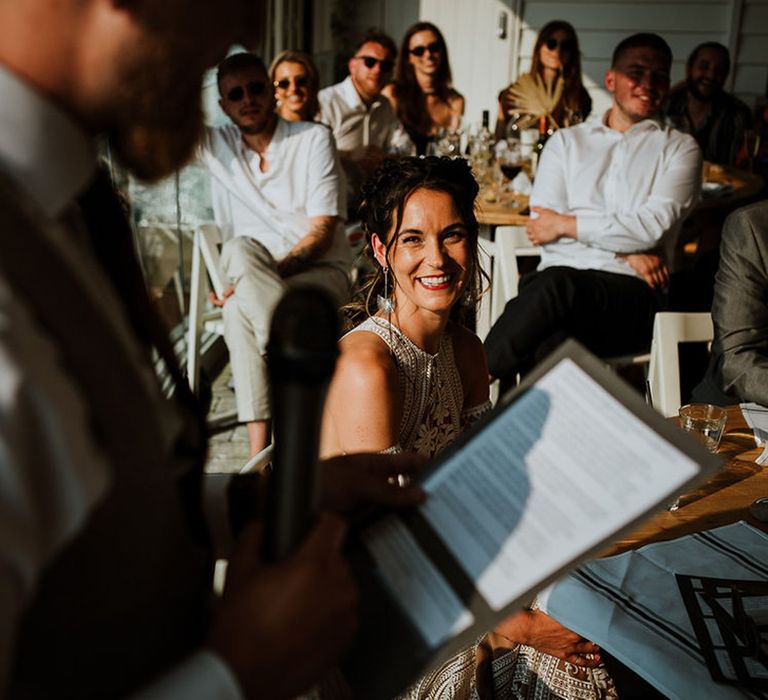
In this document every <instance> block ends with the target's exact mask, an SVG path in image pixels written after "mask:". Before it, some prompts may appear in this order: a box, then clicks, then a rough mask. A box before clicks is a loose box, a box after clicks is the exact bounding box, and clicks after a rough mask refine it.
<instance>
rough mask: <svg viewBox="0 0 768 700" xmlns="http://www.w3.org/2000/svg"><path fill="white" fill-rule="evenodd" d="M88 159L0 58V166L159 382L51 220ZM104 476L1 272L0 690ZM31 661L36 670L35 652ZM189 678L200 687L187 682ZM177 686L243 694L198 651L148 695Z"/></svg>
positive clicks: (110, 298) (65, 230) (65, 120)
mask: <svg viewBox="0 0 768 700" xmlns="http://www.w3.org/2000/svg"><path fill="white" fill-rule="evenodd" d="M95 168H96V151H95V148H94V145H93V142H92V140H91V139H90V137H89V136H88V135H87V134H85V133H84V132H83V131H82V130H81V129H80V128H79V127H78V126H77V125H76V124H75V123H74V122H72V120H71V119H70V117H69V116H68V115H66V114H65V113H64V112H62V111H61V110H59V109H58V108H57V107H56V106H55V105H53V104H52V103H51V102H49V101H48V100H47V99H45V98H44V97H43V96H42V95H41V94H39V93H38V92H36V91H35V90H34V89H33V88H32V87H31V86H29V85H27V84H26V83H24V82H23V81H21V80H20V79H19V78H17V77H16V76H15V75H13V74H12V73H10V72H9V71H7V70H6V69H5V68H3V67H2V66H0V175H2V176H3V177H6V178H8V179H10V180H12V181H13V182H14V183H15V184H16V185H17V186H18V187H19V189H20V196H22V197H26V198H28V199H29V201H30V204H31V205H32V206H33V207H34V208H35V209H36V210H37V211H38V212H39V221H40V223H41V226H40V228H41V230H43V231H45V232H46V233H48V234H49V243H50V245H52V246H54V247H55V248H56V249H57V250H58V252H59V253H60V255H62V256H63V257H64V259H65V261H66V264H67V265H69V266H71V267H72V268H73V269H74V270H76V271H77V274H78V276H79V278H80V279H81V281H82V283H83V288H84V290H85V292H86V293H87V294H88V295H89V296H91V297H93V299H95V300H97V301H98V303H99V304H100V305H102V306H103V307H105V308H106V309H108V310H109V311H110V319H111V320H112V322H113V323H114V326H115V330H116V332H117V333H118V334H119V335H120V336H121V337H122V338H123V342H124V345H125V352H126V355H127V356H128V357H131V358H133V359H134V361H135V362H136V363H137V364H138V365H139V366H140V367H141V368H142V374H143V376H144V379H145V381H146V382H147V383H148V386H153V387H157V381H156V380H155V378H154V377H153V375H152V368H151V367H149V366H147V365H146V362H145V361H144V359H143V358H144V353H143V351H142V350H141V348H140V347H139V345H138V343H137V342H136V341H135V339H134V336H133V332H132V331H131V330H130V328H129V327H128V325H127V323H126V321H125V319H124V311H123V308H122V303H121V302H120V301H119V300H118V299H117V298H116V295H115V293H114V292H113V290H112V285H111V284H110V282H109V280H107V279H106V277H105V275H104V272H103V271H102V270H101V268H100V266H99V265H98V264H97V263H96V261H95V260H94V258H93V256H92V255H91V251H90V250H89V249H88V247H87V245H86V244H85V243H84V241H83V240H82V238H81V237H79V236H78V235H77V233H76V232H75V231H73V230H72V228H71V227H68V226H67V225H66V224H64V223H62V222H61V221H60V220H61V219H62V217H63V216H64V215H65V214H67V210H68V209H71V207H72V206H73V205H74V203H75V199H76V197H77V196H78V195H79V194H80V193H81V192H82V191H83V189H84V188H85V187H86V185H87V183H88V182H89V180H90V179H91V178H92V177H93V175H94V173H95ZM0 235H7V232H2V231H0ZM51 303H56V300H55V299H52V300H51ZM85 330H86V329H73V331H72V332H84V331H85ZM155 393H156V395H157V402H156V404H154V405H152V406H148V407H147V410H151V411H153V412H155V415H156V418H157V420H158V421H159V422H160V423H162V424H164V425H165V426H166V427H167V431H166V434H167V435H168V439H169V440H173V439H175V433H174V431H177V430H178V429H179V428H180V425H179V424H177V423H176V419H175V418H174V416H173V415H172V414H170V413H169V412H168V411H167V409H166V408H165V406H166V402H165V401H164V400H163V399H162V397H161V395H160V393H159V389H156V391H155ZM111 477H112V475H111V473H110V465H109V463H108V462H107V460H106V458H105V455H104V454H103V453H102V451H101V450H100V448H99V446H98V445H97V444H96V442H95V440H94V437H93V431H92V427H91V419H90V416H89V406H88V405H87V402H86V401H85V399H84V397H83V396H82V394H81V393H80V390H79V388H78V386H77V385H76V384H75V383H74V382H73V381H72V380H71V378H70V377H69V376H68V374H67V371H66V369H65V368H64V367H63V366H62V361H61V356H60V354H59V352H58V350H57V348H56V345H55V343H54V342H53V341H52V339H51V338H50V336H49V335H48V334H47V333H46V332H45V331H44V330H43V329H42V328H41V327H40V325H39V324H38V322H37V321H36V319H35V317H34V315H33V313H32V312H31V311H30V309H29V308H28V307H27V305H26V304H25V303H24V301H23V300H21V299H18V298H16V297H15V296H14V294H13V291H12V289H11V287H10V286H9V284H8V283H7V281H6V280H5V279H4V278H3V277H2V275H0V688H3V687H5V685H6V683H7V674H8V671H9V664H10V662H11V661H12V659H13V648H14V637H15V633H16V627H17V625H18V623H19V619H20V617H21V615H22V613H23V611H24V608H25V606H26V605H27V604H28V603H29V601H30V599H31V596H32V595H33V594H34V590H35V586H36V584H37V581H38V579H39V577H40V574H41V572H42V570H43V569H44V568H45V567H46V565H47V564H48V563H49V562H51V560H52V559H53V558H54V557H55V556H56V555H57V553H58V552H59V551H61V549H62V548H63V547H64V546H65V545H66V544H67V542H68V541H69V540H70V539H71V538H73V537H74V536H75V534H76V533H77V532H78V530H79V528H80V527H81V526H82V525H83V523H84V521H85V520H86V518H87V517H88V515H89V513H90V512H91V511H92V510H93V509H94V508H95V507H96V506H97V505H98V503H99V502H100V500H101V498H102V496H103V495H104V494H105V492H106V491H107V489H108V488H109V487H110V483H111ZM119 593H120V592H119V591H117V592H116V594H119ZM39 661H40V673H41V674H44V673H45V659H40V660H39ZM169 670H170V669H169ZM87 672H88V670H87V669H83V673H87ZM190 688H193V689H196V690H197V691H199V693H198V694H197V695H195V694H192V693H190V692H187V691H188V690H189V689H190ZM180 689H181V690H182V691H184V693H186V694H184V695H183V696H184V697H189V698H200V699H201V700H202V698H211V697H216V698H219V699H220V700H228V699H230V698H231V699H233V700H234V699H236V698H240V697H241V695H240V691H239V689H238V686H237V682H236V681H235V679H234V677H233V676H232V674H231V672H230V671H229V669H228V668H227V667H226V666H225V664H224V663H223V662H222V661H221V660H220V659H218V658H217V657H216V656H215V655H213V654H211V653H207V652H200V653H198V654H196V655H195V656H194V657H191V658H190V659H188V660H187V662H185V663H184V664H182V665H180V666H179V668H178V669H176V670H175V671H173V672H171V674H170V675H169V676H168V678H166V679H163V681H162V684H161V685H158V687H157V688H156V689H149V690H148V692H149V693H150V694H149V695H147V697H156V698H158V700H159V699H160V698H161V697H179V695H178V692H177V691H179V690H180ZM161 690H162V692H164V693H165V694H164V695H161V694H158V692H159V691H161ZM155 691H158V692H155Z"/></svg>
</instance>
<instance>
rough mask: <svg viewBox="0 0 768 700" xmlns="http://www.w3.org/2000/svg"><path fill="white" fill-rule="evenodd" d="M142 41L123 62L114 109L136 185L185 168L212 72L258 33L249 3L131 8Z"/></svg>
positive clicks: (227, 0) (195, 1) (111, 127)
mask: <svg viewBox="0 0 768 700" xmlns="http://www.w3.org/2000/svg"><path fill="white" fill-rule="evenodd" d="M125 4H126V5H128V6H129V10H128V11H129V12H131V13H132V15H133V17H134V20H135V23H136V26H137V38H136V41H135V42H133V43H132V44H131V45H130V46H129V47H127V49H126V50H125V51H123V53H121V55H119V56H118V57H116V60H117V62H118V66H119V67H118V70H117V71H116V74H117V75H119V76H120V78H119V80H118V81H117V84H115V85H114V86H113V88H112V89H113V93H112V94H111V95H110V99H109V101H108V104H109V107H108V110H109V114H107V115H105V117H104V122H105V123H106V124H107V125H108V131H109V134H110V141H111V143H112V145H113V147H114V148H115V150H116V152H117V155H118V157H119V159H120V160H121V162H122V163H123V164H124V165H125V166H126V167H127V168H129V169H130V170H131V171H132V172H133V173H134V174H135V175H136V176H137V177H139V178H141V179H144V180H156V179H159V178H161V177H164V176H166V175H168V174H170V173H172V172H173V171H174V170H176V169H177V168H179V167H181V166H182V165H184V164H185V163H186V162H187V161H188V160H189V158H190V157H191V155H192V152H193V150H194V147H195V145H196V144H197V142H198V141H199V139H200V135H201V132H202V127H203V109H202V84H203V75H204V73H205V71H206V70H207V69H208V68H210V67H212V66H214V65H216V63H217V62H219V61H220V60H221V59H223V58H224V56H225V54H226V50H227V48H228V47H229V46H230V45H231V44H232V43H234V42H235V41H237V40H239V39H241V38H242V33H243V27H244V26H249V25H250V26H253V12H254V5H256V3H254V2H252V1H250V2H249V1H248V0H219V1H218V2H215V3H214V2H210V0H163V1H162V2H158V1H157V0H128V2H126V3H125Z"/></svg>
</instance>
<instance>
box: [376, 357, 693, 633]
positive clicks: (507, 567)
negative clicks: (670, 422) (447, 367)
mask: <svg viewBox="0 0 768 700" xmlns="http://www.w3.org/2000/svg"><path fill="white" fill-rule="evenodd" d="M698 471H699V467H698V465H697V464H696V463H695V462H694V461H693V460H692V459H690V458H689V457H687V456H686V455H685V454H684V453H683V452H681V451H680V450H679V449H678V448H676V447H675V446H673V445H671V444H670V443H668V442H666V441H665V440H664V439H663V438H661V437H660V436H659V435H658V434H657V433H655V432H654V431H653V430H652V429H651V428H649V427H648V426H647V425H646V424H645V423H644V422H643V421H642V420H640V419H639V418H637V417H636V416H635V415H633V414H632V413H631V412H630V411H629V410H628V409H626V408H625V407H624V406H623V405H622V404H621V403H620V402H619V401H617V400H616V399H614V398H613V397H612V396H611V395H610V394H609V393H608V392H607V391H605V390H604V389H603V388H602V387H601V386H600V385H599V384H597V383H596V382H595V381H594V380H593V379H591V378H590V377H589V375H587V374H586V372H585V371H584V370H582V369H581V368H580V367H579V366H578V365H577V364H576V363H574V362H573V361H572V360H568V359H566V360H563V361H562V362H560V363H559V364H558V365H557V366H556V367H555V368H554V369H552V370H550V372H548V373H547V375H545V376H544V377H543V378H542V379H540V380H539V381H538V382H537V383H536V385H535V386H534V387H533V388H531V389H529V390H528V391H527V392H526V393H525V394H523V395H522V396H520V397H519V399H518V400H517V401H516V402H515V403H514V404H513V405H511V406H510V407H508V408H507V409H506V410H505V411H504V412H503V413H502V414H501V415H499V416H497V417H496V418H495V419H494V420H493V421H491V422H490V423H489V424H488V425H487V426H486V427H485V428H484V429H483V430H482V432H481V433H479V434H478V435H476V436H475V437H474V439H473V440H472V441H470V442H469V443H468V444H467V445H465V446H464V448H463V449H462V450H460V451H458V452H457V453H456V454H455V455H453V456H452V457H451V458H450V459H449V460H448V461H446V462H444V463H443V464H442V465H441V467H440V469H439V470H437V471H436V472H435V473H434V474H432V475H431V476H430V477H429V478H428V479H426V481H425V483H424V488H425V490H426V491H427V492H428V494H429V498H428V499H427V502H426V503H425V504H424V505H423V506H422V507H421V513H422V515H423V516H424V518H425V519H426V520H427V522H428V523H429V524H430V525H431V527H432V529H433V530H434V531H435V533H437V535H438V536H439V537H440V538H441V539H442V540H443V542H444V544H445V545H446V547H447V548H448V550H449V551H450V552H451V553H452V554H453V555H454V557H455V559H456V561H457V562H458V563H459V564H460V566H461V567H462V568H463V569H464V571H465V572H466V573H467V574H468V576H469V577H470V579H471V580H472V581H474V582H475V585H476V588H477V590H478V591H479V592H480V593H481V595H482V596H483V597H484V598H485V600H486V601H487V603H488V605H489V606H490V607H491V608H493V609H495V610H500V609H502V608H503V607H505V606H507V605H509V604H511V603H512V602H513V601H514V600H515V599H517V598H519V597H521V596H522V595H523V594H524V593H525V592H526V591H529V590H531V589H532V588H534V587H535V586H537V584H539V583H541V581H542V580H544V579H546V578H547V577H550V576H552V575H553V574H555V573H556V572H558V571H561V570H562V569H563V568H564V567H565V566H566V565H567V564H569V563H570V562H571V561H572V560H573V559H574V556H576V555H577V554H578V553H581V552H585V551H587V550H589V549H591V548H593V547H594V546H596V545H598V544H599V543H600V542H602V541H603V540H605V539H606V538H607V537H609V536H610V535H612V534H613V533H614V532H616V531H617V530H618V529H620V528H621V527H622V526H624V525H626V524H628V523H629V522H631V521H632V520H634V519H635V518H636V517H638V516H639V515H641V514H642V513H644V512H646V511H647V510H648V509H649V508H651V507H652V506H653V505H654V504H655V503H657V502H658V501H659V500H660V498H662V497H664V496H666V495H669V494H671V493H673V492H675V491H677V490H678V489H679V488H680V487H681V486H682V485H683V484H684V483H686V482H687V481H688V480H689V479H690V478H692V477H693V476H695V475H696V474H697V473H698ZM365 543H366V545H367V548H368V550H369V552H370V553H371V554H372V556H373V557H374V558H375V560H376V563H377V566H378V569H379V573H380V575H381V576H382V578H383V579H384V581H385V582H386V584H387V586H388V588H389V590H390V592H391V593H392V594H393V595H394V597H395V599H396V600H397V601H398V603H399V604H400V606H401V607H402V608H403V610H404V611H405V612H406V614H407V615H408V616H409V617H410V619H411V620H412V621H413V623H414V624H415V626H416V627H417V629H418V630H419V631H420V633H421V635H422V637H423V638H424V640H425V641H426V642H427V643H428V644H429V645H430V646H431V647H435V646H437V645H439V644H440V643H441V642H442V641H444V640H445V639H447V638H449V637H450V636H452V635H455V634H457V633H458V632H459V631H460V630H463V629H466V628H467V627H468V626H469V625H471V624H472V622H473V618H472V615H471V613H470V612H469V611H468V610H467V609H466V607H465V606H464V605H463V603H462V602H461V600H460V599H459V598H458V597H457V596H456V594H455V593H454V592H453V591H452V589H451V588H450V585H449V583H448V582H447V581H446V580H445V579H444V578H443V577H442V575H441V573H440V572H439V570H437V569H436V567H435V566H434V564H433V563H432V562H431V560H430V559H429V558H428V556H427V555H426V553H425V552H424V551H423V550H422V549H421V548H420V546H419V544H418V543H417V542H416V540H415V539H414V538H413V536H412V534H411V533H410V531H409V530H408V529H407V528H406V527H405V526H404V525H403V523H402V522H401V521H400V520H399V519H398V518H396V517H392V518H388V519H387V520H386V521H384V522H383V523H381V524H379V525H378V526H376V527H374V528H373V529H371V530H369V531H368V532H367V533H366V535H365Z"/></svg>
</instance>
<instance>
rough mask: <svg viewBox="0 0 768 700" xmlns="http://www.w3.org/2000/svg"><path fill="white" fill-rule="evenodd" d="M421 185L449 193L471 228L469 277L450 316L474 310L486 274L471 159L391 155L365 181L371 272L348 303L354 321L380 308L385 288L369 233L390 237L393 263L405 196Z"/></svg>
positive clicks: (462, 317) (385, 239) (365, 225)
mask: <svg viewBox="0 0 768 700" xmlns="http://www.w3.org/2000/svg"><path fill="white" fill-rule="evenodd" d="M420 189H426V190H432V191H434V192H445V193H446V194H448V195H449V196H450V197H451V199H452V200H453V202H454V204H455V205H456V208H457V209H458V211H459V214H460V216H461V220H462V222H463V224H464V226H465V227H466V229H467V234H468V240H467V243H468V248H469V251H470V265H469V270H468V274H469V279H468V283H467V285H466V288H465V292H464V294H463V295H462V299H461V300H460V303H457V304H456V305H454V308H453V310H452V311H451V317H452V318H453V319H454V320H456V321H458V322H463V321H464V320H465V319H466V318H467V317H468V316H471V315H472V314H473V313H474V310H475V307H476V306H477V302H478V301H479V299H480V294H481V293H482V280H483V278H486V279H487V277H486V275H485V273H484V272H483V270H482V268H481V267H480V262H479V260H478V252H477V233H478V225H477V218H476V217H475V210H474V207H475V198H476V197H477V193H478V190H479V187H478V185H477V182H476V180H475V178H474V176H473V175H472V169H471V168H470V166H469V163H467V161H466V160H464V159H463V158H446V157H442V158H438V157H436V156H427V157H426V158H425V157H415V158H400V159H388V160H385V161H384V162H383V163H382V164H381V165H380V166H379V168H378V169H377V170H376V172H375V173H374V174H373V175H372V176H371V177H370V179H369V180H368V181H367V182H366V183H365V185H363V190H362V194H363V201H362V203H361V205H360V209H359V212H360V218H361V219H362V222H361V223H362V229H363V232H364V233H365V241H366V246H365V250H364V251H363V254H364V255H366V256H368V257H369V258H370V260H371V261H372V263H373V272H372V273H371V274H370V275H369V277H368V278H367V279H366V280H365V281H364V283H363V285H362V287H361V290H360V294H359V298H358V299H356V300H355V302H353V303H352V304H350V305H348V306H347V307H346V309H345V311H346V314H347V317H348V319H349V322H350V323H351V324H352V325H356V324H357V323H360V322H361V321H362V320H364V319H365V318H366V317H368V316H371V315H373V314H375V313H376V297H377V295H379V294H383V291H384V274H383V272H382V269H381V266H380V265H379V263H378V262H377V261H376V258H375V257H374V255H373V247H372V246H371V236H372V235H373V234H374V233H375V234H376V235H377V236H378V238H379V240H381V241H383V242H385V243H386V258H387V264H388V265H389V256H390V251H391V250H392V247H393V245H394V243H395V241H396V240H397V234H398V233H399V231H400V227H401V226H402V222H403V211H404V209H405V204H406V201H407V200H408V197H409V196H410V195H411V194H413V193H414V192H415V191H416V190H420ZM390 231H392V235H390Z"/></svg>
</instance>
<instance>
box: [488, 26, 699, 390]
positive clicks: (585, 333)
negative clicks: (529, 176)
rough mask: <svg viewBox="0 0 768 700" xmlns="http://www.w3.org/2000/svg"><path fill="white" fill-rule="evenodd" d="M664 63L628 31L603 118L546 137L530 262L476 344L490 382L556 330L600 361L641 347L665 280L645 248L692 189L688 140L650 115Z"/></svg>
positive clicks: (682, 210) (656, 49)
mask: <svg viewBox="0 0 768 700" xmlns="http://www.w3.org/2000/svg"><path fill="white" fill-rule="evenodd" d="M671 63H672V52H671V50H670V48H669V46H668V45H667V43H666V42H665V41H664V40H663V39H662V38H661V37H660V36H658V35H656V34H635V35H633V36H631V37H628V38H627V39H625V40H624V41H622V42H621V43H620V44H619V45H618V46H617V47H616V50H615V51H614V54H613V61H612V64H611V68H610V69H609V70H608V71H607V73H606V75H605V86H606V88H607V89H608V91H609V92H610V93H612V95H613V101H612V104H611V107H610V109H609V110H608V111H607V112H606V113H605V115H603V118H602V119H595V120H591V121H589V122H585V123H583V124H579V125H578V126H574V127H571V128H570V129H560V130H559V131H556V132H555V134H554V135H553V136H552V138H550V139H549V141H547V146H546V148H545V149H544V151H543V152H542V155H541V162H540V164H539V169H538V172H537V174H536V182H535V183H534V186H533V191H532V193H531V199H530V202H531V220H530V221H529V223H528V225H527V231H528V238H529V239H530V240H531V242H532V243H534V244H535V245H539V246H541V263H540V264H539V267H538V269H537V270H536V271H535V272H533V273H530V274H528V275H524V276H523V278H522V280H521V284H520V293H519V295H518V296H517V297H516V298H514V299H512V300H511V301H509V302H508V303H507V305H506V307H505V309H504V313H503V314H502V316H501V317H500V318H499V320H498V321H497V322H496V324H495V325H494V326H493V328H492V329H491V332H490V333H489V334H488V337H487V339H486V341H485V349H486V352H487V355H488V366H489V369H490V372H491V374H492V376H494V377H498V378H499V379H501V380H502V383H512V382H514V379H515V375H516V374H518V373H521V372H523V373H524V372H525V371H527V370H528V369H529V368H530V367H531V365H532V364H534V363H536V362H538V361H539V360H541V359H543V358H544V357H545V356H546V355H547V354H548V353H549V352H550V351H551V350H553V349H554V348H555V347H556V346H557V345H559V344H560V342H562V341H563V340H564V339H565V338H566V337H568V336H573V337H575V338H576V339H577V340H579V341H581V342H582V343H584V344H585V345H586V346H587V347H588V348H589V349H590V350H592V352H594V353H596V354H598V355H601V356H603V357H611V356H616V355H625V354H629V353H634V352H638V351H640V350H642V349H644V348H645V347H647V345H649V344H650V340H651V332H652V328H653V317H654V315H655V313H656V311H657V310H658V309H659V306H660V301H661V300H660V294H659V292H660V291H661V290H662V289H663V288H664V287H665V286H666V284H667V283H668V281H669V280H668V276H667V273H666V267H665V266H664V265H663V262H662V260H661V258H659V257H658V256H657V255H653V254H650V252H649V251H652V250H654V249H657V248H658V247H659V246H660V245H661V243H662V242H663V241H662V237H664V239H665V241H664V242H666V239H667V238H671V239H672V240H674V238H675V237H676V235H677V232H678V230H679V228H680V226H681V224H682V222H683V219H684V218H685V217H686V216H687V214H688V213H689V212H690V211H691V209H692V208H693V206H694V205H695V204H696V201H697V199H698V196H699V191H700V188H701V151H700V149H699V147H698V145H697V144H696V141H695V140H694V139H693V137H691V136H689V135H687V134H683V133H680V132H679V131H675V130H674V129H671V128H669V127H665V126H663V125H662V124H661V123H660V122H659V121H658V110H659V108H660V107H661V104H662V102H663V100H664V97H665V96H666V94H667V92H668V90H669V70H670V65H671ZM665 247H666V246H665Z"/></svg>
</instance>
